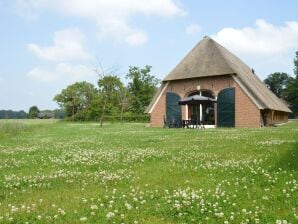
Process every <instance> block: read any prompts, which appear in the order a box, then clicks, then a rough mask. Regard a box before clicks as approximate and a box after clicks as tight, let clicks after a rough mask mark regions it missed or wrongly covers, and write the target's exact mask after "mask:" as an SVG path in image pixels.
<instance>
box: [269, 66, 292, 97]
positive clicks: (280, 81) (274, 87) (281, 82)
mask: <svg viewBox="0 0 298 224" xmlns="http://www.w3.org/2000/svg"><path fill="white" fill-rule="evenodd" d="M289 78H290V76H289V75H288V74H287V73H284V72H275V73H272V74H270V75H268V77H267V78H266V79H265V80H264V83H265V84H267V85H268V87H269V89H270V90H271V91H272V92H273V93H274V94H275V95H276V96H278V97H281V96H282V93H283V90H284V89H285V86H286V83H287V81H288V80H289Z"/></svg>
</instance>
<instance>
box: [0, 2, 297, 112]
mask: <svg viewBox="0 0 298 224" xmlns="http://www.w3.org/2000/svg"><path fill="white" fill-rule="evenodd" d="M297 8H298V1H295V0H292V1H291V0H288V1H286V0H285V1H278V0H272V1H269V0H268V1H266V0H263V1H262V0H259V1H254V0H250V1H245V0H243V1H239V0H238V1H231V0H226V1H214V0H209V1H199V0H197V1H195V0H185V1H182V0H180V1H176V0H11V1H8V0H0V28H1V35H0V109H13V110H21V109H22V110H25V111H28V109H29V107H30V106H32V105H37V106H38V107H39V108H40V109H54V108H57V107H58V106H57V105H56V103H55V102H53V100H52V99H53V97H54V96H55V95H56V94H57V93H59V92H60V91H61V90H62V89H63V88H65V87H66V86H67V85H69V84H71V83H74V82H76V81H82V80H86V81H89V82H91V83H93V84H95V85H96V81H97V78H98V77H97V76H96V74H95V73H94V72H93V69H94V68H95V67H97V66H99V64H101V66H102V67H103V68H104V69H105V70H106V71H113V72H114V73H115V74H117V75H118V76H119V77H121V78H122V80H123V81H124V82H126V80H125V75H126V72H127V71H128V67H129V66H130V65H135V66H144V65H147V64H148V65H151V66H152V67H153V68H152V74H154V75H155V76H157V77H158V78H160V79H162V78H163V77H165V76H166V75H167V73H169V72H170V71H171V70H172V69H173V68H174V67H175V65H176V64H177V63H178V62H179V61H180V60H181V59H182V58H183V57H184V56H185V55H186V54H187V52H189V51H190V50H191V48H192V47H194V45H195V44H196V43H197V42H199V41H200V40H201V39H202V37H203V36H205V35H208V36H211V37H212V38H214V39H215V40H216V41H218V42H219V43H220V44H222V45H223V46H225V47H226V48H227V49H229V50H230V51H232V52H233V53H235V54H236V55H237V56H239V57H240V58H241V59H242V60H243V61H244V62H245V63H247V64H248V65H249V66H251V67H253V68H254V70H255V71H256V73H257V74H258V76H259V77H260V78H261V79H264V78H265V77H266V76H267V75H268V74H270V73H272V72H276V71H280V72H287V73H289V74H292V73H293V58H294V53H295V51H297V50H298V16H297Z"/></svg>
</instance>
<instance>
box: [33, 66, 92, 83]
mask: <svg viewBox="0 0 298 224" xmlns="http://www.w3.org/2000/svg"><path fill="white" fill-rule="evenodd" d="M27 78H29V79H31V80H34V81H40V82H64V83H72V82H76V81H94V80H96V79H97V75H96V74H95V72H94V71H93V70H92V68H91V67H88V66H85V65H81V64H77V65H73V64H70V63H59V64H58V65H57V66H56V67H55V68H54V69H53V70H46V69H42V68H40V67H37V68H34V69H32V70H31V71H30V72H28V74H27Z"/></svg>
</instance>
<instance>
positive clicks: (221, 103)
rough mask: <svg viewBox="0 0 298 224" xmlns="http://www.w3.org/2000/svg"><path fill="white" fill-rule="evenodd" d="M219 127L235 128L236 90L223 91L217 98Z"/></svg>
mask: <svg viewBox="0 0 298 224" xmlns="http://www.w3.org/2000/svg"><path fill="white" fill-rule="evenodd" d="M217 125H218V127H235V88H227V89H224V90H222V91H221V92H220V93H219V94H218V97H217Z"/></svg>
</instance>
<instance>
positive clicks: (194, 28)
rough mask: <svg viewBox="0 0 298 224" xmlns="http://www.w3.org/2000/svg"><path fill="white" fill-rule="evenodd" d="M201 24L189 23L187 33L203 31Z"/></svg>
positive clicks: (192, 33)
mask: <svg viewBox="0 0 298 224" xmlns="http://www.w3.org/2000/svg"><path fill="white" fill-rule="evenodd" d="M201 29H202V28H201V26H200V25H199V24H194V23H193V24H189V25H188V26H187V27H186V28H185V33H186V34H187V35H194V34H197V33H199V32H201Z"/></svg>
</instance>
